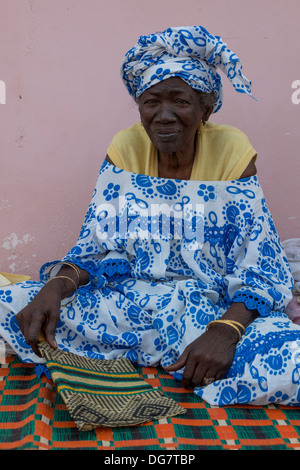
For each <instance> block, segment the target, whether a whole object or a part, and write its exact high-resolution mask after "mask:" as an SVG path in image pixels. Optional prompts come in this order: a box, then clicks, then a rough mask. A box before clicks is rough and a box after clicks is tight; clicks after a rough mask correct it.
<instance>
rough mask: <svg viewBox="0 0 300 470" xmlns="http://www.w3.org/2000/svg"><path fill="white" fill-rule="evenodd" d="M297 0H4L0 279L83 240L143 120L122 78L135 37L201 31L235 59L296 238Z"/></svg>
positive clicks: (278, 199)
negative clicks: (117, 148) (188, 28)
mask: <svg viewBox="0 0 300 470" xmlns="http://www.w3.org/2000/svg"><path fill="white" fill-rule="evenodd" d="M299 18H300V3H299V0H285V1H281V0H264V1H262V0H252V1H251V2H248V1H246V0H185V1H181V0H164V1H161V0H151V2H149V1H147V2H146V1H144V0H29V1H27V0H1V5H0V65H1V67H0V80H2V81H4V82H5V84H6V104H0V120H1V121H0V125H1V127H0V129H1V139H0V158H1V166H0V182H1V184H0V214H1V219H0V220H1V224H0V260H1V262H0V271H6V272H16V273H22V274H29V275H31V276H32V277H33V278H37V276H38V270H39V267H40V266H41V264H43V263H44V262H46V261H49V260H53V259H60V258H61V257H62V256H63V255H64V254H65V253H66V252H67V251H68V250H69V248H70V247H72V245H73V244H74V242H75V241H76V239H77V235H78V232H79V230H80V226H81V223H82V219H83V217H84V214H85V210H86V207H87V205H88V203H89V200H90V197H91V194H92V190H93V187H94V184H95V181H96V176H97V173H98V169H99V167H100V165H101V162H102V161H103V158H104V156H105V152H106V148H107V146H108V144H109V142H110V139H111V137H112V136H113V134H114V133H115V132H117V131H118V130H120V129H121V128H124V127H127V126H129V125H130V124H132V123H133V122H135V121H137V120H138V119H139V117H138V113H137V109H136V106H135V104H134V103H133V102H132V101H131V99H130V98H129V96H127V92H126V90H125V88H124V87H123V85H122V83H121V80H120V77H119V65H120V62H121V60H122V58H123V54H124V53H125V52H126V50H127V49H128V48H129V47H131V46H132V45H133V44H134V43H135V42H136V40H137V38H138V36H139V35H140V34H147V33H151V32H154V31H157V30H160V29H165V28H166V27H168V26H179V25H188V24H193V25H194V24H202V25H204V26H205V27H206V28H207V29H208V30H209V31H210V32H212V33H213V34H217V35H221V36H223V38H224V39H225V40H227V42H228V44H229V45H230V47H231V48H232V49H233V50H234V51H235V52H236V53H237V54H238V55H239V56H240V58H241V59H242V62H243V64H244V73H245V75H246V76H247V77H248V78H250V79H251V80H252V81H253V92H254V94H255V96H256V97H257V99H258V102H255V101H254V100H251V98H248V97H246V96H242V95H238V94H237V93H234V91H233V90H232V89H231V87H230V85H228V84H227V83H226V82H225V81H224V85H225V93H226V95H225V102H224V106H223V108H222V110H221V111H220V112H219V114H218V115H216V116H215V117H214V119H213V120H214V121H215V122H218V123H219V122H224V123H227V124H231V125H234V126H237V127H239V128H240V129H242V130H243V131H244V132H245V133H246V134H247V135H248V136H249V138H250V140H251V142H252V144H253V146H254V147H255V148H256V149H257V151H258V154H259V160H258V170H259V175H260V180H261V183H262V184H263V187H264V192H265V195H266V198H267V201H268V203H269V206H270V208H271V210H272V213H273V217H274V220H275V224H276V226H277V229H278V232H279V234H280V236H281V238H282V239H283V240H284V239H287V238H297V237H300V222H299V220H300V216H299V202H300V201H299V176H300V171H299V170H300V159H299V155H298V152H299V150H298V148H299V147H298V146H299V137H298V135H299V134H298V130H299V122H300V120H299V117H300V104H299V105H295V104H293V103H292V100H291V97H292V93H293V91H294V90H293V89H292V82H293V81H295V80H300V69H299V52H300V51H299V47H300V31H299Z"/></svg>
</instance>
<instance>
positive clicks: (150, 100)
mask: <svg viewBox="0 0 300 470" xmlns="http://www.w3.org/2000/svg"><path fill="white" fill-rule="evenodd" d="M157 103H158V101H157V100H155V99H149V100H146V101H145V102H144V104H157Z"/></svg>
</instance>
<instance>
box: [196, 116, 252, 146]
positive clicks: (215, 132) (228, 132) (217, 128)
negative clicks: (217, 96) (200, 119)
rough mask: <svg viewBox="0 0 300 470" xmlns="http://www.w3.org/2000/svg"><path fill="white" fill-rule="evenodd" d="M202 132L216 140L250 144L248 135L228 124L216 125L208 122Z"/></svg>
mask: <svg viewBox="0 0 300 470" xmlns="http://www.w3.org/2000/svg"><path fill="white" fill-rule="evenodd" d="M200 132H201V133H202V134H204V135H207V137H211V138H214V139H223V140H237V141H247V142H249V139H248V137H247V135H246V134H245V133H244V132H243V131H241V130H240V129H238V128H237V127H234V126H230V125H228V124H215V123H213V122H210V121H208V122H207V123H206V124H205V126H202V127H201V129H200Z"/></svg>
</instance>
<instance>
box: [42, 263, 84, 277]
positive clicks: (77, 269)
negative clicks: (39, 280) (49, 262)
mask: <svg viewBox="0 0 300 470" xmlns="http://www.w3.org/2000/svg"><path fill="white" fill-rule="evenodd" d="M58 264H60V263H58ZM63 265H67V266H70V267H71V268H73V269H74V270H75V272H76V274H77V276H78V280H79V278H80V270H79V268H78V266H76V265H75V264H73V263H69V262H68V261H66V262H63V261H62V267H63ZM55 266H57V264H54V265H53V266H51V268H50V269H49V272H48V276H47V277H48V279H50V275H51V273H52V270H53V269H54V268H55ZM54 277H56V276H54Z"/></svg>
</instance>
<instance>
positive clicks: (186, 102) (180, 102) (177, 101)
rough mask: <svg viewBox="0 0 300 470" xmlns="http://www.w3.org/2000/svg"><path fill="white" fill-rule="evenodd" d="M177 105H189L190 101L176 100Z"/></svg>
mask: <svg viewBox="0 0 300 470" xmlns="http://www.w3.org/2000/svg"><path fill="white" fill-rule="evenodd" d="M175 103H177V104H189V103H188V101H186V100H184V99H183V98H177V99H176V100H175Z"/></svg>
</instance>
